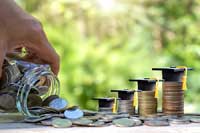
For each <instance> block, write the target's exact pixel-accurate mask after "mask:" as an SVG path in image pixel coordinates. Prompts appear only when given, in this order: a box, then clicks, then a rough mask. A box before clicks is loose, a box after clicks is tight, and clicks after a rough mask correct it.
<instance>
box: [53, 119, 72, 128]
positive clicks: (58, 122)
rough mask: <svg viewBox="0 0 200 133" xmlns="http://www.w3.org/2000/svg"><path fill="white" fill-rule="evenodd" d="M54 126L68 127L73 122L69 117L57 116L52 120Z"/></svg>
mask: <svg viewBox="0 0 200 133" xmlns="http://www.w3.org/2000/svg"><path fill="white" fill-rule="evenodd" d="M52 126H53V127H56V128H68V127H71V126H72V122H71V121H70V120H68V119H61V118H55V119H53V120H52Z"/></svg>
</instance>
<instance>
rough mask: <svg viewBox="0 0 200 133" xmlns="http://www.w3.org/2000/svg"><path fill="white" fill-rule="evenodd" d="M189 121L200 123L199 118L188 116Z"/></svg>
mask: <svg viewBox="0 0 200 133" xmlns="http://www.w3.org/2000/svg"><path fill="white" fill-rule="evenodd" d="M190 121H191V122H193V123H200V118H190Z"/></svg>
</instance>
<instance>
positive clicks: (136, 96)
mask: <svg viewBox="0 0 200 133" xmlns="http://www.w3.org/2000/svg"><path fill="white" fill-rule="evenodd" d="M133 99H134V100H133V107H137V105H138V92H137V91H135V93H134V96H133Z"/></svg>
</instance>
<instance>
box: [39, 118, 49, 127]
mask: <svg viewBox="0 0 200 133" xmlns="http://www.w3.org/2000/svg"><path fill="white" fill-rule="evenodd" d="M40 123H41V124H42V125H44V126H52V119H49V120H43V121H41V122H40Z"/></svg>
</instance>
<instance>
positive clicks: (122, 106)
mask: <svg viewBox="0 0 200 133" xmlns="http://www.w3.org/2000/svg"><path fill="white" fill-rule="evenodd" d="M111 92H118V104H117V105H118V112H119V113H128V114H130V115H133V114H135V107H134V104H133V102H134V101H133V100H134V92H135V91H134V90H128V89H125V90H111Z"/></svg>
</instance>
